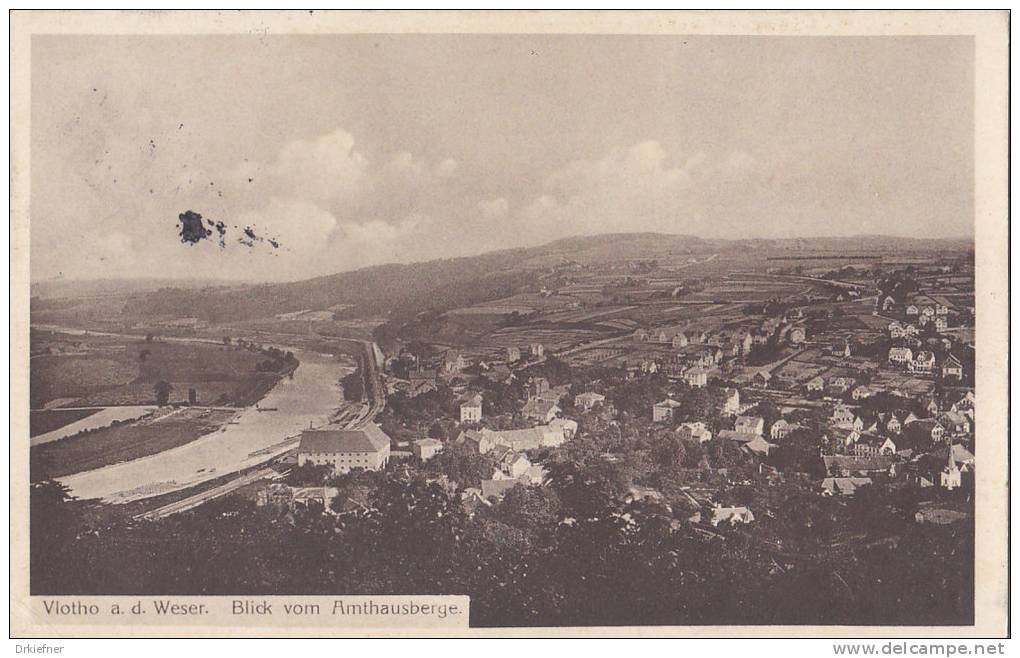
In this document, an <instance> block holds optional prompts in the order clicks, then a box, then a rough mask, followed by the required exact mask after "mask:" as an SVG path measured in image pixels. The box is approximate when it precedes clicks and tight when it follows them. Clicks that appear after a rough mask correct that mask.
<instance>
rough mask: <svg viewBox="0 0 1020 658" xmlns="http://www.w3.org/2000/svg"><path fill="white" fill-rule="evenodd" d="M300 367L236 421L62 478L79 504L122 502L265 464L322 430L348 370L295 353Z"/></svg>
mask: <svg viewBox="0 0 1020 658" xmlns="http://www.w3.org/2000/svg"><path fill="white" fill-rule="evenodd" d="M294 355H295V357H296V358H297V360H298V362H299V363H300V365H299V366H298V367H297V368H296V369H295V370H294V372H293V373H292V376H291V377H285V378H283V379H282V380H280V381H279V382H278V383H277V384H276V386H274V387H273V388H272V390H270V391H269V393H268V394H267V395H266V396H265V397H264V398H263V399H262V400H261V401H260V402H259V407H261V408H262V409H263V411H260V410H259V409H257V408H255V407H248V408H246V409H243V410H239V413H238V415H237V417H236V419H235V422H233V423H231V424H229V425H226V426H224V427H223V428H222V429H221V430H219V431H215V432H211V433H208V434H205V435H203V436H201V437H198V438H197V439H195V440H193V441H190V442H188V443H186V444H184V445H180V446H177V447H174V448H171V449H168V450H165V451H161V452H159V453H158V454H152V455H149V456H145V457H141V458H137V459H133V460H131V461H126V462H122V463H118V464H113V465H109V466H104V467H101V468H96V469H94V470H90V471H86V472H82V473H77V474H74V475H70V476H67V477H64V478H62V480H61V481H62V482H63V483H64V484H65V485H66V486H68V487H69V488H70V489H71V493H72V495H75V496H77V497H79V498H82V499H95V498H98V499H102V500H103V501H105V502H113V503H126V502H131V501H135V500H139V499H142V498H148V497H152V496H158V495H163V494H167V493H170V492H173V491H178V490H181V489H185V488H189V487H193V486H195V485H197V484H199V483H202V482H205V481H208V480H212V479H216V478H220V477H222V476H223V475H225V474H228V473H236V472H238V471H240V470H243V469H246V468H249V467H251V466H253V465H255V464H258V463H264V462H265V461H266V460H268V459H271V458H272V457H273V456H274V455H275V454H276V453H277V452H280V453H281V454H282V453H283V452H286V451H287V450H288V449H289V448H288V447H287V446H286V445H285V444H284V443H283V442H284V441H285V439H288V438H290V437H296V436H297V435H298V434H300V432H301V430H303V429H306V428H308V427H309V426H320V425H324V424H326V423H327V422H328V421H329V418H330V416H331V415H332V414H334V413H335V412H336V409H337V408H338V407H339V406H340V402H341V400H340V398H341V396H340V390H339V386H338V384H337V382H338V381H339V380H340V378H341V377H343V375H345V374H346V373H347V372H350V371H351V370H352V369H353V366H352V364H350V363H349V362H347V361H346V360H339V359H337V358H336V357H334V356H332V355H325V354H320V353H317V352H306V351H302V350H294Z"/></svg>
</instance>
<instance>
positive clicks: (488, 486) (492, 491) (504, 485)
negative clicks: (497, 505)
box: [482, 480, 520, 498]
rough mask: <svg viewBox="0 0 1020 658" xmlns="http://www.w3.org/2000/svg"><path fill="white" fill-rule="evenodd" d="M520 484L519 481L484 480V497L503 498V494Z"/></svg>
mask: <svg viewBox="0 0 1020 658" xmlns="http://www.w3.org/2000/svg"><path fill="white" fill-rule="evenodd" d="M518 484H520V481H519V480H482V497H483V498H490V497H492V496H495V497H497V498H502V497H503V494H505V493H506V492H507V491H510V490H511V489H513V488H514V487H516V486H517V485H518Z"/></svg>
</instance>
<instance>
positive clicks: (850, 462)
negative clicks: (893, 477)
mask: <svg viewBox="0 0 1020 658" xmlns="http://www.w3.org/2000/svg"><path fill="white" fill-rule="evenodd" d="M822 461H823V462H825V470H826V471H828V472H832V469H833V467H836V468H839V469H846V470H849V471H885V470H888V469H889V467H890V466H892V465H893V462H894V461H895V460H894V459H893V457H892V456H891V455H874V456H871V457H858V456H854V455H823V456H822Z"/></svg>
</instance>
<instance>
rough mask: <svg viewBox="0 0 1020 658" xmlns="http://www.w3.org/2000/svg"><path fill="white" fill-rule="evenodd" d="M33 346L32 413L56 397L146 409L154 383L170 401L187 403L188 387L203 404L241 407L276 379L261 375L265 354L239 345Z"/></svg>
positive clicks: (86, 341)
mask: <svg viewBox="0 0 1020 658" xmlns="http://www.w3.org/2000/svg"><path fill="white" fill-rule="evenodd" d="M32 349H33V351H34V352H37V355H36V356H34V357H33V358H32V360H31V368H30V392H31V405H32V408H35V409H38V408H41V407H43V406H46V405H47V404H48V403H51V402H53V401H55V400H61V401H62V402H60V403H59V406H63V407H104V406H117V405H151V404H154V403H155V391H154V386H155V384H156V383H157V382H159V381H166V382H169V383H170V384H171V386H172V387H173V388H172V390H171V393H170V402H171V403H176V402H186V401H188V390H189V389H191V388H193V389H195V390H196V392H197V394H198V400H197V401H198V402H199V403H200V404H206V405H208V404H217V405H229V404H236V405H245V404H252V403H254V402H255V401H256V400H258V399H259V398H260V397H262V396H263V395H265V393H266V392H267V391H268V390H269V389H270V388H272V386H273V384H274V383H275V382H276V381H277V380H278V378H279V374H278V373H276V372H273V371H266V370H263V371H259V370H258V368H259V366H260V364H265V363H266V362H267V360H268V359H269V357H268V356H267V355H265V354H262V353H260V352H258V351H254V350H249V349H244V348H241V347H236V346H226V345H212V344H207V343H198V342H187V343H185V342H171V341H161V340H159V339H158V338H156V339H155V340H152V341H146V340H134V339H130V338H119V339H118V338H111V337H109V336H73V337H71V336H68V335H64V334H55V333H50V332H33V345H32Z"/></svg>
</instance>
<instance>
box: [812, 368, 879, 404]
mask: <svg viewBox="0 0 1020 658" xmlns="http://www.w3.org/2000/svg"><path fill="white" fill-rule="evenodd" d="M804 390H806V391H807V392H808V393H826V394H828V395H830V396H843V395H846V394H847V393H848V392H849V393H850V395H851V397H852V398H853V399H854V400H865V399H867V398H869V397H871V396H872V395H873V394H874V392H875V391H874V390H872V389H871V388H870V387H869V386H867V385H865V384H857V380H856V379H854V378H853V377H851V376H850V375H845V374H844V375H835V376H833V377H828V378H827V377H824V376H822V375H818V376H816V377H812V378H811V379H809V380H808V381H807V382H806V383H805V384H804Z"/></svg>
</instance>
